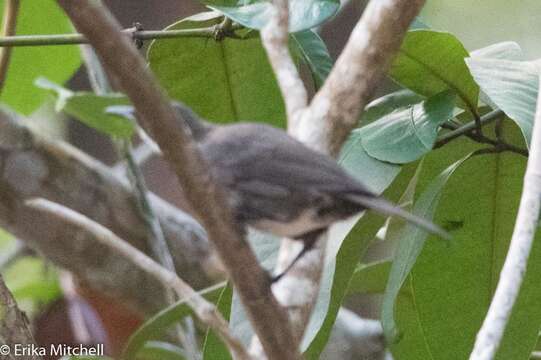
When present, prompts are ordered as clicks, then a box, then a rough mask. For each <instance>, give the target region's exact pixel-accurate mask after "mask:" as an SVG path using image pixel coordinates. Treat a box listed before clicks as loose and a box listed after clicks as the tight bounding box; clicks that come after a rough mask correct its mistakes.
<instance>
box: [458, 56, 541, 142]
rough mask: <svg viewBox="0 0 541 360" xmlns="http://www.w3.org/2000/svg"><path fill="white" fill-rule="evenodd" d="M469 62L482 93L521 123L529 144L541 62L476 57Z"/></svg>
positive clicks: (468, 60)
mask: <svg viewBox="0 0 541 360" xmlns="http://www.w3.org/2000/svg"><path fill="white" fill-rule="evenodd" d="M466 63H467V64H468V67H469V68H470V71H471V72H472V74H473V76H474V78H475V81H477V83H478V84H479V85H480V86H481V89H483V92H485V93H486V94H487V95H488V97H489V98H490V100H491V101H492V102H494V103H495V104H496V105H497V106H498V107H499V108H500V109H501V110H502V111H503V112H505V114H506V115H507V116H509V117H510V118H511V119H513V120H514V121H515V122H516V123H517V124H518V126H519V127H520V129H521V130H522V133H523V135H524V138H525V140H526V143H527V145H528V147H529V145H530V139H531V137H532V128H533V120H534V116H535V109H536V104H537V92H538V87H539V74H540V73H541V63H540V62H539V61H537V62H533V61H512V60H499V59H485V58H477V57H476V58H473V57H472V58H469V59H466Z"/></svg>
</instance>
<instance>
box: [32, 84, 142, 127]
mask: <svg viewBox="0 0 541 360" xmlns="http://www.w3.org/2000/svg"><path fill="white" fill-rule="evenodd" d="M36 86H38V87H40V88H42V89H47V90H51V91H52V92H53V94H55V95H56V97H57V101H56V104H55V109H56V111H64V112H66V113H67V114H69V115H71V116H73V117H74V118H76V119H77V120H79V121H81V122H82V123H84V124H86V125H87V126H89V127H91V128H93V129H96V130H98V131H101V132H102V133H104V134H107V135H110V136H114V137H118V138H130V137H131V136H132V135H133V133H134V131H135V123H134V122H133V121H131V120H130V119H128V118H126V117H124V116H119V115H117V114H113V113H109V112H107V108H109V107H111V106H115V105H127V104H129V103H130V101H129V100H128V98H127V97H126V96H125V95H123V94H120V93H110V94H104V95H96V94H94V93H91V92H88V91H78V92H73V91H71V90H69V89H66V88H64V87H62V86H60V85H58V84H56V83H53V82H51V81H49V80H47V79H45V78H42V77H40V78H38V79H37V80H36Z"/></svg>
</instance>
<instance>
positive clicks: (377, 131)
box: [361, 91, 455, 164]
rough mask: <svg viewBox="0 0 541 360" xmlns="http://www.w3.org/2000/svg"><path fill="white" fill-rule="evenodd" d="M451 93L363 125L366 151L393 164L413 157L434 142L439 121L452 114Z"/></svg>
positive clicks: (452, 97)
mask: <svg viewBox="0 0 541 360" xmlns="http://www.w3.org/2000/svg"><path fill="white" fill-rule="evenodd" d="M454 104H455V96H454V95H453V94H452V93H450V92H448V91H446V92H443V93H441V94H437V95H435V96H433V97H431V98H429V99H428V100H426V101H423V102H421V103H419V104H416V105H413V106H411V107H410V108H406V109H404V110H401V111H395V112H393V113H390V114H389V115H387V116H384V117H382V118H381V119H379V120H378V121H375V122H373V123H371V124H370V125H367V126H366V127H365V128H364V131H365V135H364V136H363V138H362V141H361V143H362V145H363V147H364V149H365V150H366V152H367V153H368V155H370V156H372V157H374V158H376V159H378V160H381V161H387V162H390V163H395V164H403V163H407V162H411V161H414V160H417V159H418V158H420V157H421V156H423V155H424V154H426V153H427V152H429V151H430V150H432V147H433V146H434V142H435V141H436V136H437V135H438V129H439V127H440V125H441V124H443V123H445V122H446V121H448V120H450V119H451V118H452V117H453V109H454Z"/></svg>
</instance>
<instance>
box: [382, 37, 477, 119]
mask: <svg viewBox="0 0 541 360" xmlns="http://www.w3.org/2000/svg"><path fill="white" fill-rule="evenodd" d="M467 56H468V52H467V51H466V49H465V48H464V46H463V45H462V43H461V42H460V41H459V40H458V39H457V38H456V37H454V36H453V35H452V34H449V33H446V32H439V31H432V30H412V31H409V32H408V33H407V35H406V37H405V39H404V42H403V43H402V47H401V48H400V51H399V54H398V56H397V57H396V59H395V60H394V62H393V64H392V66H391V70H390V73H389V75H390V76H391V77H392V78H393V80H395V81H396V82H398V83H399V84H402V85H403V86H405V87H407V88H409V89H411V90H413V91H415V92H417V93H419V94H421V95H424V96H427V97H428V96H432V95H435V94H437V93H440V92H442V91H445V90H448V89H451V90H453V91H454V92H455V93H456V94H457V95H458V96H459V97H460V99H461V102H463V103H464V104H465V106H466V107H467V108H468V109H469V110H470V112H472V113H476V109H477V99H478V96H479V86H478V85H477V84H476V83H475V81H473V78H472V76H471V74H470V72H469V71H468V67H467V66H466V64H465V63H464V58H465V57H467Z"/></svg>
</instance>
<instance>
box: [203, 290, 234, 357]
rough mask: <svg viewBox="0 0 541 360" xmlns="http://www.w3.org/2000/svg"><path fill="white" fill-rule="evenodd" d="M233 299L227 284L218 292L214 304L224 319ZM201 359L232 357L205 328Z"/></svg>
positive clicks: (220, 342) (227, 318) (212, 333)
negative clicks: (218, 296) (216, 301)
mask: <svg viewBox="0 0 541 360" xmlns="http://www.w3.org/2000/svg"><path fill="white" fill-rule="evenodd" d="M232 301H233V287H232V286H231V285H230V284H228V285H227V286H226V287H225V288H224V289H223V291H222V293H221V294H220V299H219V300H218V303H217V304H216V307H217V308H218V311H219V312H220V313H221V314H222V316H223V317H224V319H226V320H229V315H230V314H231V303H232ZM203 359H208V360H231V359H232V357H231V355H230V354H229V350H228V349H227V347H226V346H225V345H224V344H223V343H222V341H221V340H220V338H219V337H218V336H217V335H216V334H215V333H214V331H211V330H210V329H207V333H206V335H205V341H204V342H203Z"/></svg>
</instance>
